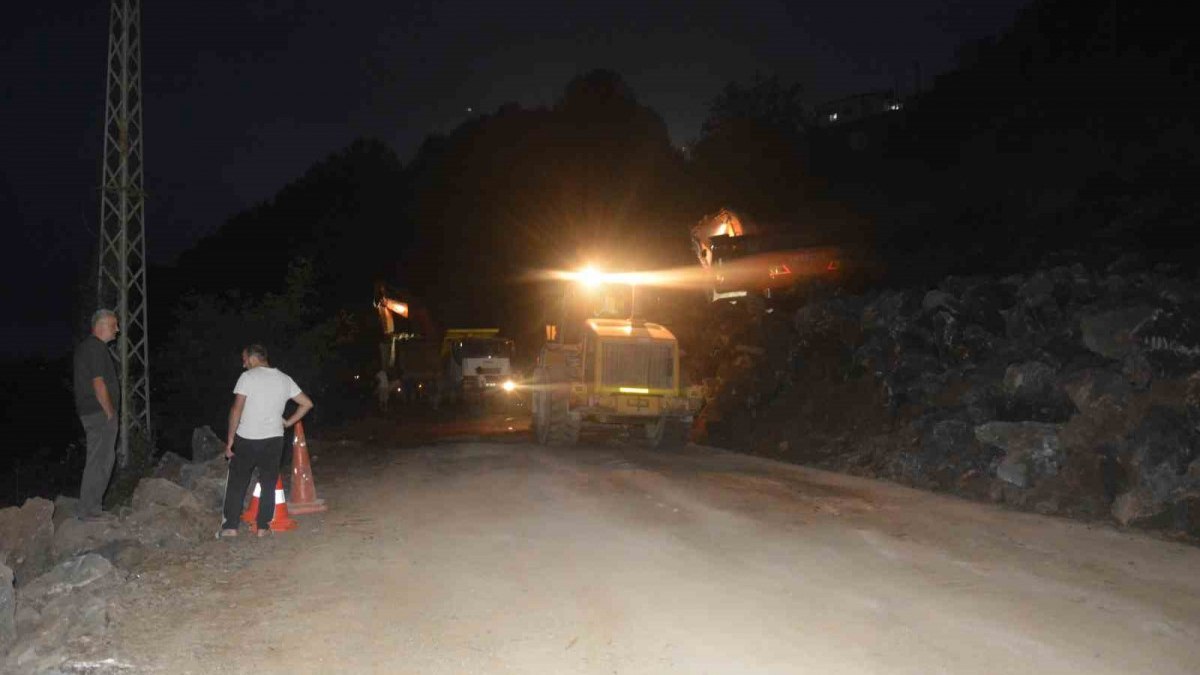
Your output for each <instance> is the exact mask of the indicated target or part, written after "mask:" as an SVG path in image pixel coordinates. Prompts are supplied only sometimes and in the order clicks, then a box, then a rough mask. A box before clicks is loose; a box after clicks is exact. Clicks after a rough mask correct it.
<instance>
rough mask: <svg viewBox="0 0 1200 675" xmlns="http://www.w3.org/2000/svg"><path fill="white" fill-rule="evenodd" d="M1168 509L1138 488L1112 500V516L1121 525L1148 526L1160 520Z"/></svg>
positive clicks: (1148, 493)
mask: <svg viewBox="0 0 1200 675" xmlns="http://www.w3.org/2000/svg"><path fill="white" fill-rule="evenodd" d="M1169 508H1170V507H1169V505H1167V504H1164V503H1163V502H1162V501H1160V500H1158V499H1155V498H1154V496H1153V495H1151V494H1150V492H1149V491H1148V490H1143V489H1140V488H1139V489H1134V490H1130V491H1129V492H1126V493H1124V494H1121V495H1118V496H1117V498H1116V499H1114V500H1113V504H1112V516H1113V518H1114V519H1115V520H1116V521H1117V522H1118V523H1120V524H1122V525H1148V524H1150V523H1151V522H1153V521H1155V520H1159V519H1161V518H1162V517H1163V515H1164V514H1165V513H1166V512H1167V510H1168V509H1169Z"/></svg>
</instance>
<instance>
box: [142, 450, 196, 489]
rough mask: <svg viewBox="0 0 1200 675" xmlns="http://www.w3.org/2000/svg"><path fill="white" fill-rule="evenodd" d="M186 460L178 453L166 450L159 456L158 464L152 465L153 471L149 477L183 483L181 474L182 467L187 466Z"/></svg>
mask: <svg viewBox="0 0 1200 675" xmlns="http://www.w3.org/2000/svg"><path fill="white" fill-rule="evenodd" d="M187 464H188V461H187V460H186V459H184V458H183V457H180V456H179V455H177V454H175V453H173V452H170V451H167V452H164V453H163V455H162V457H160V458H159V460H158V464H156V465H155V466H154V471H152V472H150V477H151V478H163V479H166V480H169V481H171V482H172V483H179V484H180V485H184V482H183V479H182V476H183V468H184V467H185V466H187Z"/></svg>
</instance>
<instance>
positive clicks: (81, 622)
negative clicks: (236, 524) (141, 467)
mask: <svg viewBox="0 0 1200 675" xmlns="http://www.w3.org/2000/svg"><path fill="white" fill-rule="evenodd" d="M223 449H224V446H223V444H222V443H221V442H220V439H218V438H217V437H216V436H215V435H214V434H213V433H212V430H211V429H209V428H208V427H203V428H202V429H197V430H196V433H195V435H194V437H193V457H194V458H195V459H194V460H193V461H188V460H185V459H183V458H182V457H180V456H178V455H175V454H173V453H166V454H165V455H164V456H163V457H162V459H161V461H160V462H159V464H158V466H157V468H156V469H155V471H154V472H153V474H152V475H151V476H149V477H147V478H144V479H142V480H141V482H139V483H138V486H137V488H136V490H135V491H134V495H133V500H132V504H131V505H130V506H128V507H122V508H121V509H119V510H118V511H117V512H116V513H115V514H113V516H112V517H111V518H106V519H103V520H98V521H81V520H76V519H75V518H74V517H73V515H74V506H75V504H74V502H75V500H74V499H71V498H67V497H61V496H60V497H59V498H58V499H56V500H55V501H54V502H50V501H49V500H46V499H40V498H34V499H30V500H28V501H26V502H25V504H24V505H22V506H20V507H10V508H6V509H2V510H0V671H2V672H6V673H7V672H45V671H47V670H53V669H55V668H58V667H59V666H61V665H62V664H63V663H64V662H66V661H68V660H69V656H70V655H71V654H72V653H76V651H77V650H79V649H82V648H83V647H85V646H86V644H87V643H89V642H90V641H94V640H95V639H97V638H98V637H100V636H103V635H104V633H105V632H106V630H107V629H108V626H109V621H110V618H111V617H110V607H111V606H112V601H113V599H114V597H115V595H116V594H117V593H118V591H119V589H120V586H121V583H122V582H123V581H124V580H125V579H126V577H127V575H128V574H129V573H130V572H131V571H133V570H136V569H138V568H139V566H140V565H142V564H143V563H144V561H145V559H146V557H147V556H148V555H152V554H153V553H155V552H156V551H161V550H167V549H179V548H182V547H187V546H192V545H194V544H195V543H197V542H199V541H201V540H202V539H205V538H208V537H211V536H212V535H213V532H215V531H216V528H217V527H218V526H219V513H220V508H221V501H222V499H223V496H224V490H225V477H226V474H227V470H226V465H225V460H224V458H223V457H222V455H221V451H222V450H223Z"/></svg>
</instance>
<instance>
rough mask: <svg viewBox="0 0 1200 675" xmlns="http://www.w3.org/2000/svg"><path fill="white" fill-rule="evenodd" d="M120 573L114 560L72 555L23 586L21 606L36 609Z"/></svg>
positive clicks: (87, 555)
mask: <svg viewBox="0 0 1200 675" xmlns="http://www.w3.org/2000/svg"><path fill="white" fill-rule="evenodd" d="M117 576H120V575H119V574H116V571H115V570H114V568H113V566H112V563H110V562H109V561H107V560H105V559H104V557H103V556H100V555H97V554H95V553H88V554H85V555H81V556H79V557H76V558H71V559H70V560H66V561H63V562H61V563H59V564H58V565H55V566H54V567H53V568H51V569H50V571H49V572H46V573H45V574H43V575H42V576H40V577H38V578H36V579H33V580H31V581H30V582H29V583H27V584H25V585H24V586H22V587H21V589H20V592H19V598H20V602H21V606H22V607H32V608H33V609H35V610H36V609H38V608H39V607H41V606H43V605H45V604H46V603H48V602H50V601H51V600H53V599H55V598H57V597H59V596H62V595H65V594H69V593H73V592H75V591H77V590H79V589H81V588H84V587H86V586H91V585H92V584H95V583H97V582H101V581H103V580H106V579H110V578H112V579H115V578H116V577H117Z"/></svg>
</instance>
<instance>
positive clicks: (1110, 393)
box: [691, 265, 1200, 537]
mask: <svg viewBox="0 0 1200 675" xmlns="http://www.w3.org/2000/svg"><path fill="white" fill-rule="evenodd" d="M718 323H719V327H718V329H717V330H710V331H708V333H707V335H708V338H707V343H708V344H706V345H705V347H704V349H703V350H702V352H703V353H699V354H693V355H692V363H691V365H692V368H693V372H694V373H695V374H697V375H701V376H705V378H706V379H705V382H706V385H707V390H708V393H709V401H710V403H709V405H708V407H707V408H706V410H705V412H704V413H703V415H702V418H701V420H700V424H699V425H698V428H697V433H698V434H700V435H702V436H704V437H705V438H706V440H707V441H708V442H711V443H714V444H718V445H723V446H725V447H730V448H734V449H741V450H745V451H749V452H753V453H756V454H762V455H766V456H771V457H776V458H780V459H785V460H788V461H796V462H801V463H805V464H811V465H815V466H820V467H823V468H828V469H833V470H838V471H845V472H849V473H854V474H859V475H866V476H873V477H880V478H886V479H891V480H895V481H899V482H902V483H906V484H909V485H913V486H917V487H922V488H927V489H934V490H940V491H947V492H953V493H957V494H962V495H965V496H970V497H975V498H980V499H990V500H993V501H996V502H1003V503H1005V504H1009V505H1012V506H1014V507H1017V508H1023V509H1031V510H1036V511H1038V512H1041V513H1047V514H1062V515H1068V516H1072V517H1078V518H1085V519H1098V518H1104V519H1111V520H1113V521H1115V522H1117V523H1119V524H1121V525H1132V526H1139V527H1145V528H1153V529H1160V530H1165V531H1168V532H1171V533H1177V534H1181V535H1185V536H1188V535H1190V536H1191V537H1197V536H1200V372H1198V371H1200V283H1197V281H1196V280H1195V279H1194V278H1189V277H1185V276H1184V275H1182V274H1180V273H1179V271H1173V270H1167V269H1160V270H1158V271H1155V272H1123V273H1117V271H1116V270H1105V271H1094V270H1088V269H1086V268H1084V267H1083V266H1081V265H1075V266H1071V267H1056V268H1053V269H1045V270H1040V271H1036V272H1033V273H1029V274H1022V275H1014V276H1008V277H1004V278H996V277H972V278H947V279H945V280H943V281H942V282H941V283H939V284H938V285H937V286H936V287H933V288H909V289H901V290H884V291H875V292H870V293H867V294H863V295H846V294H838V293H832V294H826V295H825V296H824V297H814V299H812V300H810V301H809V302H808V303H807V304H804V305H803V306H801V307H799V308H798V309H794V310H786V311H785V310H783V309H777V310H776V311H774V312H772V313H768V314H761V315H757V316H752V315H749V314H747V313H745V312H744V311H741V312H739V311H738V310H737V308H728V309H726V310H725V311H724V312H723V313H722V314H721V318H720V320H719V321H718Z"/></svg>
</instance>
